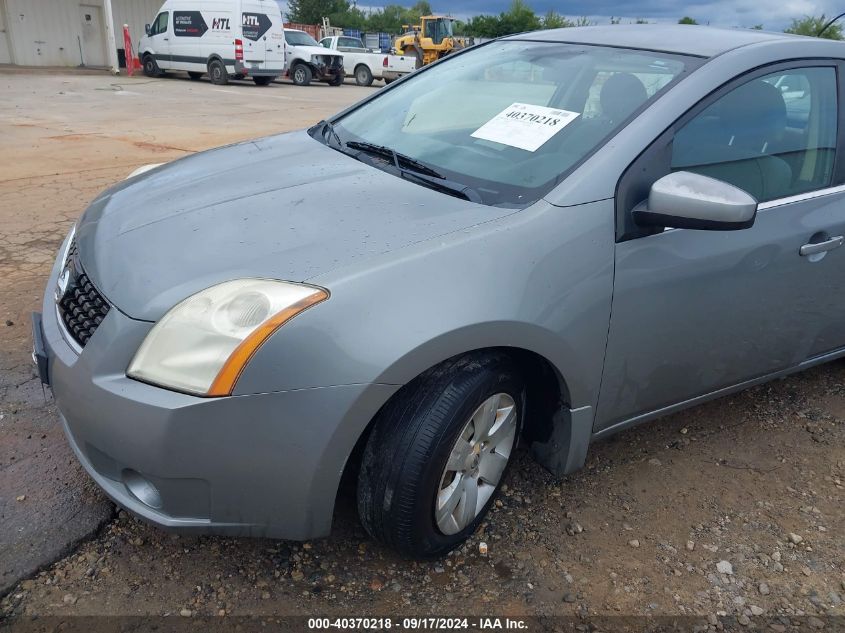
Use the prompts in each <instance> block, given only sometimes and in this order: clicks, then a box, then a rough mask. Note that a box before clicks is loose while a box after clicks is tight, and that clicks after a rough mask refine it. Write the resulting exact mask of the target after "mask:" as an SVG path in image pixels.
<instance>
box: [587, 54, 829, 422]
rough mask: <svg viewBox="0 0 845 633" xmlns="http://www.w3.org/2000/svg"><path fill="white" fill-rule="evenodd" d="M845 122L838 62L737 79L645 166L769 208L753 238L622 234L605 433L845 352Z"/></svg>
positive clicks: (602, 418) (602, 408)
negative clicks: (844, 150)
mask: <svg viewBox="0 0 845 633" xmlns="http://www.w3.org/2000/svg"><path fill="white" fill-rule="evenodd" d="M799 85H800V86H803V89H800V90H799V89H794V88H795V87H796V86H799ZM837 127H838V114H837V68H836V66H835V65H834V64H833V63H830V64H827V65H826V64H825V63H824V62H814V65H812V66H807V67H801V66H800V65H797V64H792V65H790V66H788V67H783V69H782V70H779V71H775V72H771V71H769V72H766V71H759V72H757V73H754V74H753V75H750V76H749V77H747V78H745V79H741V80H737V81H736V82H734V83H733V84H732V85H731V86H729V87H728V88H726V89H724V90H723V91H721V93H720V94H718V95H716V96H714V97H711V98H710V99H708V100H707V102H706V103H704V104H701V106H699V108H697V109H696V110H694V111H693V112H692V113H691V114H690V115H689V116H687V117H686V118H685V119H684V120H683V121H681V122H680V123H679V124H678V125H677V126H676V127H675V129H673V130H672V131H670V132H668V133H667V135H665V136H668V138H667V139H664V138H663V137H661V140H658V141H657V142H656V143H655V145H653V146H652V147H651V148H649V149H648V150H646V152H645V153H644V155H643V156H642V157H641V158H640V159H638V162H637V163H635V164H634V165H633V166H632V169H633V170H635V171H634V172H632V173H643V172H644V169H643V166H644V165H645V163H642V164H639V161H649V160H654V159H653V156H658V155H659V156H663V157H665V158H662V159H659V160H665V161H668V162H669V164H667V165H666V169H665V170H664V172H668V171H680V170H683V171H691V172H696V173H701V174H704V175H707V176H711V177H714V178H718V179H720V180H724V181H726V182H729V183H730V184H733V185H735V186H738V187H740V188H741V189H744V190H746V191H748V192H749V193H751V194H752V195H753V196H755V197H756V198H757V199H758V201H760V202H761V204H760V207H759V211H758V215H757V219H756V222H755V224H754V226H753V227H751V228H749V229H745V230H740V231H699V230H687V229H668V230H665V231H663V232H659V233H656V234H649V233H647V232H644V233H642V234H639V235H638V234H637V233H636V230H635V231H634V232H633V233H632V234H628V235H625V236H622V237H621V238H620V241H619V243H617V246H616V276H615V283H614V297H613V309H612V316H611V324H610V331H609V339H608V347H607V354H606V359H605V370H604V378H603V381H602V387H601V394H600V396H599V404H598V408H597V418H596V430H597V431H600V430H602V429H605V428H608V427H611V426H614V425H615V424H619V423H624V422H626V421H629V420H631V419H632V418H636V417H637V416H640V415H648V414H652V413H654V412H658V411H660V410H662V409H665V408H668V407H671V406H672V405H675V404H678V403H681V402H684V401H687V400H691V399H694V398H696V397H699V396H704V395H706V394H708V393H712V392H714V391H717V390H719V389H722V388H727V387H731V386H734V385H737V384H740V383H743V382H745V381H748V380H752V379H754V378H758V377H762V376H765V375H767V374H770V373H773V372H776V371H779V370H782V369H787V368H790V367H794V366H796V365H799V364H800V363H802V362H803V361H804V360H806V359H807V358H809V357H812V356H814V355H818V354H820V353H824V352H826V351H831V350H832V349H836V348H839V347H843V346H845V293H843V291H845V287H843V286H845V248H837V246H838V245H839V243H841V240H838V239H837V238H838V237H839V236H842V235H843V234H845V192H843V187H841V186H837V185H839V184H841V183H842V182H843V179H842V173H841V170H839V169H838V167H837V165H836V145H837ZM638 168H639V171H638V172H637V171H636V170H637V169H638ZM835 170H836V171H835ZM629 172H631V170H629ZM658 172H659V170H658ZM623 183H624V178H623ZM620 191H621V189H620ZM620 202H621V200H620ZM625 204H627V205H628V206H630V204H629V203H628V202H625ZM620 207H621V208H620V209H619V212H620V213H626V214H629V213H630V209H627V208H624V207H623V206H622V204H620ZM808 245H810V246H808ZM813 245H815V246H813Z"/></svg>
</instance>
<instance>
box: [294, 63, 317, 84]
mask: <svg viewBox="0 0 845 633" xmlns="http://www.w3.org/2000/svg"><path fill="white" fill-rule="evenodd" d="M311 77H312V73H311V69H310V68H309V67H308V66H306V65H305V64H297V65H296V66H294V67H293V70H292V71H291V73H290V78H291V79H292V80H293V83H294V84H296V85H297V86H307V85H308V84H310V83H311Z"/></svg>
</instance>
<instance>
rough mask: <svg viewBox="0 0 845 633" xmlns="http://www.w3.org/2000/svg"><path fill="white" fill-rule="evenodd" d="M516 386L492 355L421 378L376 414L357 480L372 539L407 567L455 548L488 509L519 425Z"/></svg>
mask: <svg viewBox="0 0 845 633" xmlns="http://www.w3.org/2000/svg"><path fill="white" fill-rule="evenodd" d="M524 393H525V385H524V382H523V380H522V378H521V376H520V373H519V370H518V368H517V367H516V365H515V364H514V362H513V361H512V360H511V359H510V358H509V357H508V356H506V355H503V354H500V353H485V354H483V355H477V354H476V355H466V356H462V357H459V358H457V359H453V360H451V361H447V362H446V363H444V364H443V365H440V366H438V367H437V368H435V369H433V370H430V371H429V372H426V374H424V375H422V376H420V377H419V378H418V379H416V380H415V381H414V382H412V383H410V384H409V385H407V386H406V387H404V388H403V391H402V392H400V393H399V394H397V396H396V397H394V398H393V400H391V401H390V402H389V403H388V404H387V405H386V406H385V408H384V409H383V410H382V411H381V412H380V413H379V416H378V418H377V420H376V422H375V426H374V427H373V430H372V433H371V434H370V437H369V438H368V440H367V444H366V447H365V449H364V455H363V457H362V461H361V470H360V473H359V477H358V512H359V515H360V517H361V522H362V524H363V525H364V528H365V529H366V530H367V532H368V533H369V534H370V536H372V537H373V538H374V539H376V540H378V541H381V542H383V543H386V544H387V545H389V546H391V547H393V548H394V549H396V550H398V551H399V552H400V553H401V554H403V555H405V556H409V557H412V558H431V557H435V556H440V555H442V554H445V553H447V552H448V551H449V550H451V549H453V548H454V547H456V546H457V545H460V544H461V543H462V542H463V541H464V540H465V539H466V538H467V537H469V536H470V535H471V534H472V533H473V531H474V530H475V529H476V527H478V525H479V524H480V523H481V521H482V520H483V519H484V516H485V515H486V514H487V511H488V510H489V508H490V506H491V504H492V503H493V500H494V497H495V493H496V492H497V491H498V489H499V486H500V485H501V483H502V480H503V476H504V473H505V472H506V469H507V467H508V465H509V464H510V462H511V456H512V454H513V452H514V449H515V447H516V443H517V438H518V437H519V432H520V427H521V424H522V411H523V405H524V400H525V395H524Z"/></svg>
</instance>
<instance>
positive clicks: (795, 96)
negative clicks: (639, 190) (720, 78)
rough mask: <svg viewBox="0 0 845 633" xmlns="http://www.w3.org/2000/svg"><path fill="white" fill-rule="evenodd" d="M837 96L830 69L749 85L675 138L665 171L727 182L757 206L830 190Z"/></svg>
mask: <svg viewBox="0 0 845 633" xmlns="http://www.w3.org/2000/svg"><path fill="white" fill-rule="evenodd" d="M836 90H837V88H836V71H835V70H834V69H833V68H830V67H817V68H800V69H790V70H788V71H781V72H778V73H773V74H771V75H767V76H765V77H760V78H757V79H753V80H751V81H749V82H748V83H745V84H743V85H741V86H739V87H738V88H735V89H734V90H732V91H731V92H729V93H728V94H726V95H725V96H723V97H721V98H720V99H719V100H718V101H716V102H715V103H713V104H711V105H710V106H708V107H707V108H706V109H705V110H703V111H702V112H701V113H699V114H698V115H697V116H696V117H695V118H694V119H692V120H691V121H689V122H688V123H687V124H686V125H685V126H684V127H683V128H682V129H681V130H679V131H678V132H677V133H676V134H675V138H674V140H673V143H672V162H671V168H672V170H673V171H679V170H684V171H691V172H696V173H699V174H703V175H705V176H711V177H713V178H718V179H719V180H723V181H725V182H729V183H731V184H732V185H735V186H737V187H739V188H740V189H744V190H745V191H747V192H748V193H750V194H751V195H752V196H754V197H755V198H757V200H759V201H760V202H765V201H767V200H774V199H776V198H783V197H786V196H791V195H796V194H799V193H804V192H807V191H812V190H814V189H821V188H824V187H827V186H830V184H831V182H832V177H833V160H834V156H835V152H836V135H837V130H836V127H837V98H836Z"/></svg>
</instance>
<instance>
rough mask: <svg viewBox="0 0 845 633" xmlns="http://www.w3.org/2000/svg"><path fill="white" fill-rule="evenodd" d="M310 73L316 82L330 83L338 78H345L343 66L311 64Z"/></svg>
mask: <svg viewBox="0 0 845 633" xmlns="http://www.w3.org/2000/svg"><path fill="white" fill-rule="evenodd" d="M311 72H312V74H313V75H314V79H316V80H317V81H331V80H332V79H337V78H338V77H343V78H346V71H345V70H344V69H343V66H328V65H326V64H311Z"/></svg>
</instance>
